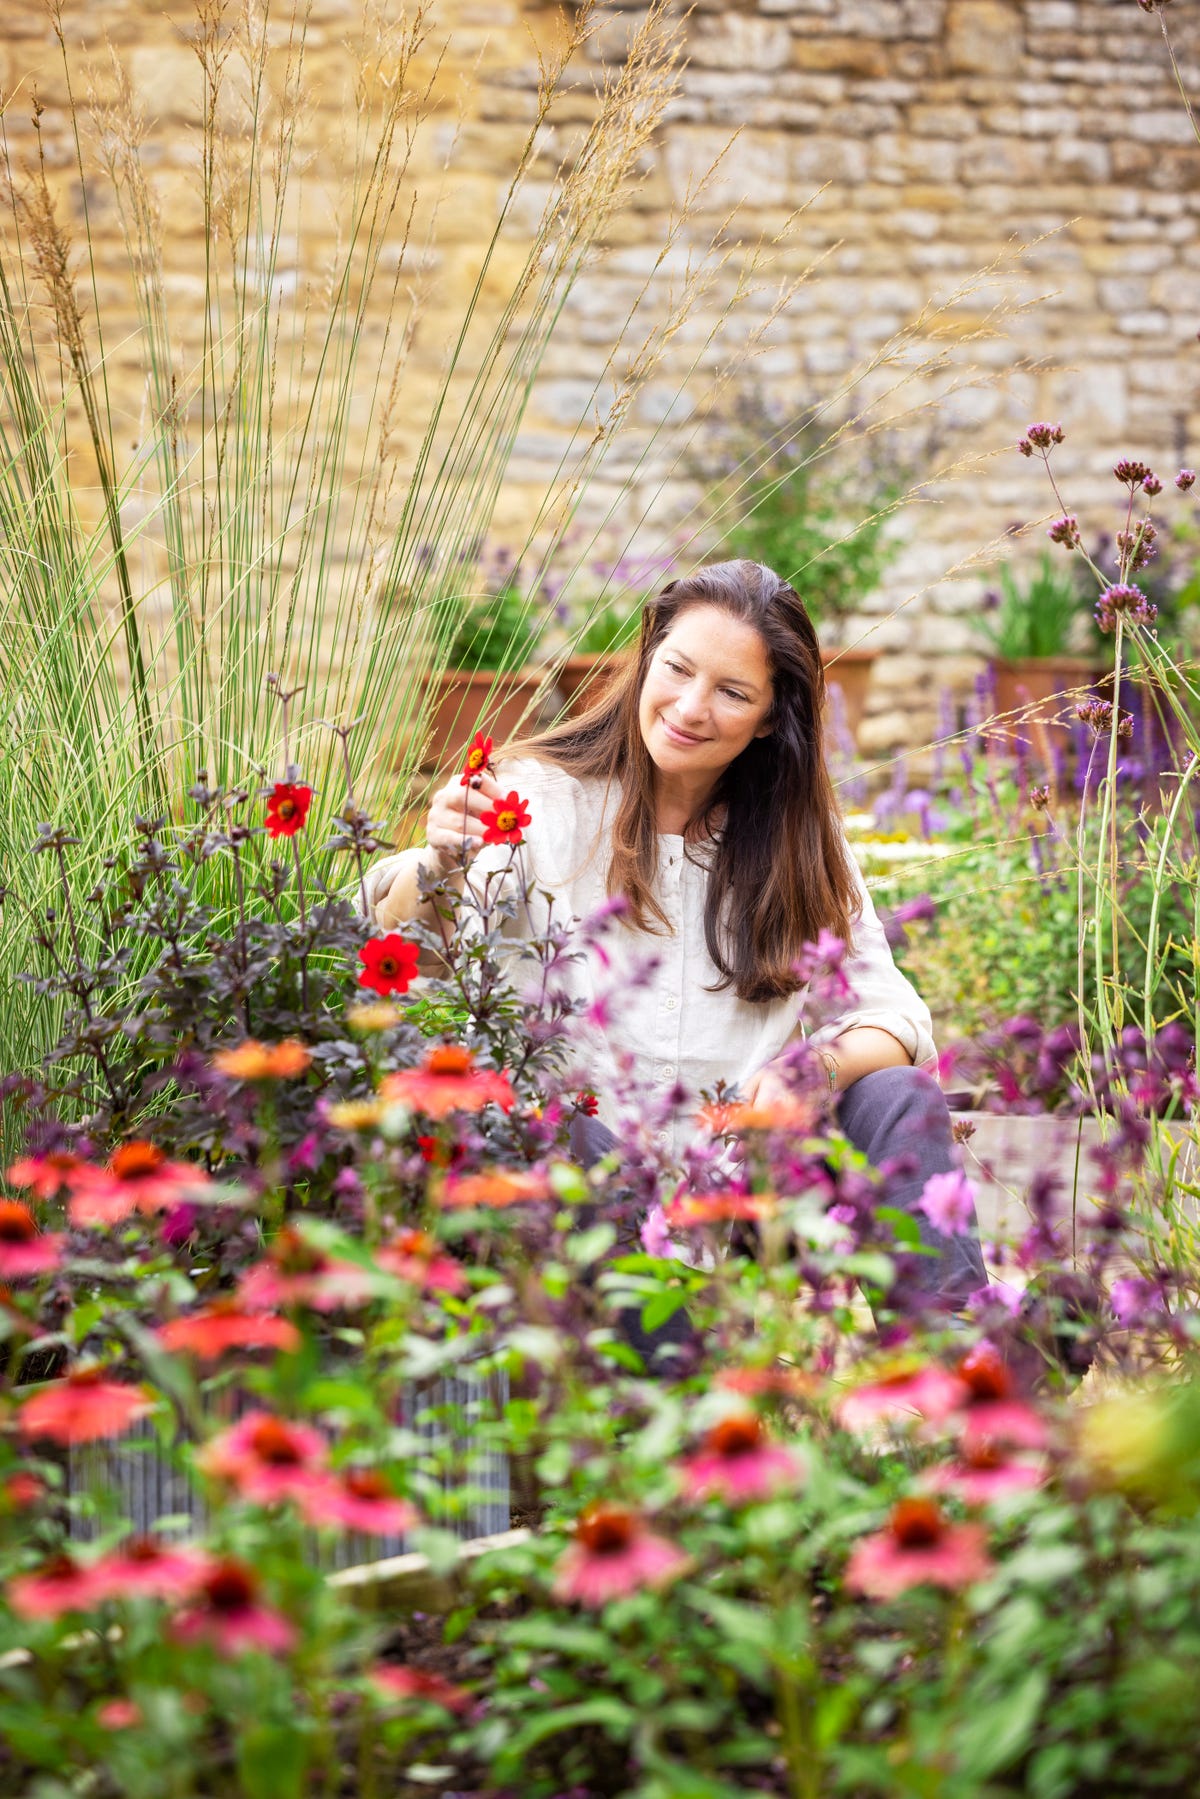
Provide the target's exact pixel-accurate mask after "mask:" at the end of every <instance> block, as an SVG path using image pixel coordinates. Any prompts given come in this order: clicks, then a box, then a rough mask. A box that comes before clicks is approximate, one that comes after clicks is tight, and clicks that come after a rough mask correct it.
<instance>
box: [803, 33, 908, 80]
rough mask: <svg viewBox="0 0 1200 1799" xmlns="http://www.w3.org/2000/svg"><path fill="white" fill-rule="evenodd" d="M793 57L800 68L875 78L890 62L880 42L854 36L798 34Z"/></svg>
mask: <svg viewBox="0 0 1200 1799" xmlns="http://www.w3.org/2000/svg"><path fill="white" fill-rule="evenodd" d="M792 61H793V62H794V64H795V66H796V67H797V68H799V69H837V70H839V71H845V73H846V74H848V75H868V76H870V77H871V78H872V79H877V80H882V79H883V78H884V77H885V76H886V75H887V74H888V72H889V70H890V68H891V66H892V64H891V58H890V56H889V54H888V52H887V51H886V50H885V49H884V46H883V45H882V44H879V43H874V42H872V41H871V39H869V38H856V37H823V38H813V37H798V38H796V39H795V40H794V43H793V47H792Z"/></svg>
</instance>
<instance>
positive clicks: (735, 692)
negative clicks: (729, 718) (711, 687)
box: [721, 687, 746, 705]
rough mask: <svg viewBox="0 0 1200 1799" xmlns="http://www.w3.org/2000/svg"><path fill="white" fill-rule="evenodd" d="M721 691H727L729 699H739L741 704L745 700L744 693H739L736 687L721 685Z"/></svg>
mask: <svg viewBox="0 0 1200 1799" xmlns="http://www.w3.org/2000/svg"><path fill="white" fill-rule="evenodd" d="M721 692H722V693H727V694H728V695H729V697H730V699H731V700H741V702H742V704H743V705H744V704H745V702H746V696H745V694H744V693H739V692H738V690H737V688H736V687H722V689H721Z"/></svg>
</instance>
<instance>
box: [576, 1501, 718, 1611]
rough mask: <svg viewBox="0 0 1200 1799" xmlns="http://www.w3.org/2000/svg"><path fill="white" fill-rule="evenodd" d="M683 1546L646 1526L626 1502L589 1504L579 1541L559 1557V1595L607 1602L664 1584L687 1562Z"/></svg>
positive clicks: (578, 1526)
mask: <svg viewBox="0 0 1200 1799" xmlns="http://www.w3.org/2000/svg"><path fill="white" fill-rule="evenodd" d="M687 1560H688V1558H687V1556H686V1555H685V1554H684V1552H683V1550H682V1549H679V1548H677V1547H676V1545H675V1544H674V1543H670V1542H668V1541H667V1539H666V1538H665V1537H660V1536H656V1535H655V1533H654V1532H653V1531H651V1530H647V1528H646V1525H645V1522H644V1520H643V1519H641V1518H640V1517H639V1516H638V1514H637V1513H636V1512H633V1511H630V1510H629V1509H628V1507H626V1506H622V1505H605V1504H599V1505H590V1506H588V1508H587V1510H586V1511H585V1512H583V1513H581V1515H580V1517H579V1520H578V1522H577V1523H576V1525H575V1540H574V1542H573V1543H571V1544H570V1546H569V1547H568V1548H567V1549H566V1550H564V1552H563V1554H562V1555H561V1556H560V1557H559V1560H558V1565H557V1567H556V1569H555V1573H554V1596H555V1598H556V1599H565V1600H572V1599H576V1600H578V1601H579V1603H580V1604H581V1605H592V1606H601V1605H607V1604H608V1601H609V1600H610V1599H621V1598H623V1597H624V1596H625V1594H627V1593H636V1592H637V1591H638V1590H639V1588H641V1587H661V1586H665V1585H666V1583H667V1582H668V1581H670V1580H673V1579H674V1578H675V1576H676V1575H678V1574H680V1573H682V1571H683V1569H684V1568H685V1567H686V1565H687Z"/></svg>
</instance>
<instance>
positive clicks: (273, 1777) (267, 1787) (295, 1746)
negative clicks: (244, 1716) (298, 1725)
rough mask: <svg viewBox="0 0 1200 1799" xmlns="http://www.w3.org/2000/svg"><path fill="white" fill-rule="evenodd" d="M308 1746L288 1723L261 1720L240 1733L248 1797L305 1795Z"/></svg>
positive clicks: (282, 1798) (240, 1762) (268, 1798)
mask: <svg viewBox="0 0 1200 1799" xmlns="http://www.w3.org/2000/svg"><path fill="white" fill-rule="evenodd" d="M307 1763H308V1746H307V1744H306V1742H305V1741H304V1738H303V1737H302V1736H301V1735H300V1734H299V1732H298V1731H296V1730H293V1729H291V1728H289V1726H288V1725H286V1724H257V1725H254V1726H253V1727H252V1728H251V1729H249V1730H243V1731H242V1732H240V1733H239V1736H238V1740H237V1764H238V1775H239V1777H240V1779H241V1783H242V1791H243V1792H244V1793H245V1795H246V1799H301V1794H302V1793H303V1790H304V1773H305V1768H306V1766H307Z"/></svg>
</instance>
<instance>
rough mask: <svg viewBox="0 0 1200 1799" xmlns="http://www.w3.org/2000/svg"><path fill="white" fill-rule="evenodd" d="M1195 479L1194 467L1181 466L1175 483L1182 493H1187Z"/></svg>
mask: <svg viewBox="0 0 1200 1799" xmlns="http://www.w3.org/2000/svg"><path fill="white" fill-rule="evenodd" d="M1195 479H1196V471H1195V469H1194V468H1181V469H1180V471H1179V473H1178V474H1177V475H1176V477H1175V485H1176V487H1177V488H1178V489H1179V491H1180V493H1186V492H1187V490H1188V488H1189V487H1191V486H1192V484H1193V482H1194V481H1195Z"/></svg>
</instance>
